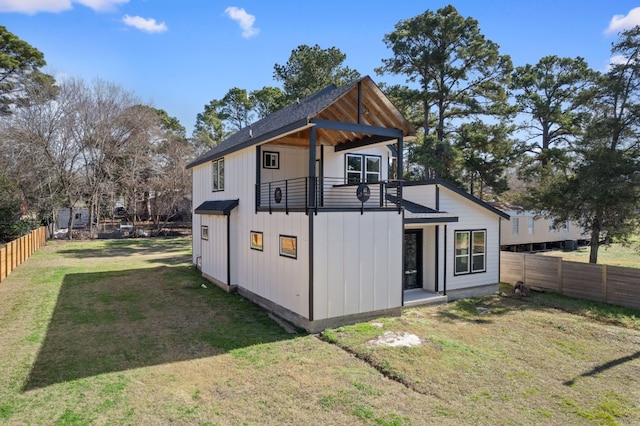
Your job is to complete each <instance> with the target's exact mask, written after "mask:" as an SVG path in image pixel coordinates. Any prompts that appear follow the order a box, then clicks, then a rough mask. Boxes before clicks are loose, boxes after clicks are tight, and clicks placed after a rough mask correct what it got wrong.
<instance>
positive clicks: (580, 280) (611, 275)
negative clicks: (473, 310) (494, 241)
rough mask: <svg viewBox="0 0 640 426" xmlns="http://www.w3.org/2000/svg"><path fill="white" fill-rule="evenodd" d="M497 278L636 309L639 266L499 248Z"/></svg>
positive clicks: (639, 296)
mask: <svg viewBox="0 0 640 426" xmlns="http://www.w3.org/2000/svg"><path fill="white" fill-rule="evenodd" d="M500 281H502V282H506V283H511V284H514V283H515V282H516V281H522V282H524V283H525V284H527V285H529V286H530V287H532V288H534V289H539V290H549V291H553V292H556V293H559V294H564V295H566V296H571V297H577V298H580V299H589V300H594V301H596V302H604V303H611V304H613V305H619V306H625V307H629V308H636V309H640V269H636V268H623V267H621V266H608V265H594V264H592V263H580V262H569V261H564V260H562V258H561V257H551V256H543V255H539V254H527V253H510V252H504V251H503V252H500Z"/></svg>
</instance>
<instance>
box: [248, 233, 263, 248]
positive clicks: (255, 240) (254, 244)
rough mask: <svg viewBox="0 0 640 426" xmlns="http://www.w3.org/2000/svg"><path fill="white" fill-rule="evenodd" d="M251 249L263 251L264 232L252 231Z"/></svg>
mask: <svg viewBox="0 0 640 426" xmlns="http://www.w3.org/2000/svg"><path fill="white" fill-rule="evenodd" d="M251 249H252V250H259V251H262V232H257V231H251Z"/></svg>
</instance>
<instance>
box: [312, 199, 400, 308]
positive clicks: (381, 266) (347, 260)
mask: <svg viewBox="0 0 640 426" xmlns="http://www.w3.org/2000/svg"><path fill="white" fill-rule="evenodd" d="M401 236H402V215H401V214H398V213H397V212H366V213H365V214H364V215H361V214H360V213H359V212H342V213H337V212H334V213H328V214H327V213H324V214H318V215H317V216H315V217H314V241H313V250H314V253H313V260H314V265H313V271H314V274H313V285H314V287H313V288H314V290H313V296H314V305H313V309H314V320H321V319H326V318H335V317H340V316H345V315H352V314H358V313H362V312H371V311H376V310H382V309H388V308H396V307H399V306H401V305H402V282H401V281H402V238H401Z"/></svg>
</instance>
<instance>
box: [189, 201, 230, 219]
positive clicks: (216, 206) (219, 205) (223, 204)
mask: <svg viewBox="0 0 640 426" xmlns="http://www.w3.org/2000/svg"><path fill="white" fill-rule="evenodd" d="M238 203H239V200H215V201H205V202H204V203H202V204H200V205H199V206H198V207H197V208H196V209H195V210H194V212H195V213H196V214H212V215H222V214H223V215H228V214H229V213H231V210H233V209H234V208H236V206H237V205H238Z"/></svg>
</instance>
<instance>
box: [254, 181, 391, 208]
mask: <svg viewBox="0 0 640 426" xmlns="http://www.w3.org/2000/svg"><path fill="white" fill-rule="evenodd" d="M401 192H402V185H401V183H400V182H399V181H380V182H353V181H348V180H347V179H346V178H329V177H322V178H321V177H301V178H295V179H287V180H279V181H273V182H266V183H262V184H260V185H256V211H257V210H263V211H264V210H268V211H269V212H271V211H274V210H276V211H281V210H284V211H286V212H287V213H288V212H289V211H305V212H308V211H309V210H314V211H316V212H317V211H318V210H332V209H337V210H360V211H361V212H364V210H371V209H394V208H395V209H398V211H400V209H401V207H402V206H401V200H402V195H401Z"/></svg>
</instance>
